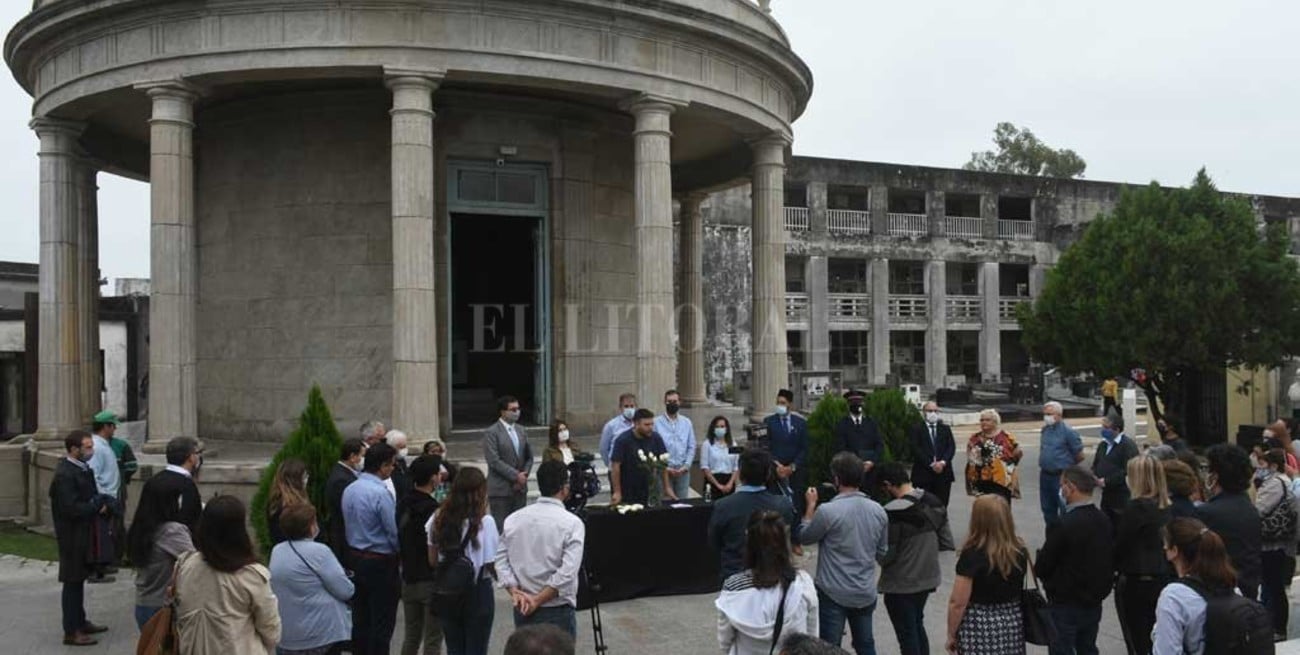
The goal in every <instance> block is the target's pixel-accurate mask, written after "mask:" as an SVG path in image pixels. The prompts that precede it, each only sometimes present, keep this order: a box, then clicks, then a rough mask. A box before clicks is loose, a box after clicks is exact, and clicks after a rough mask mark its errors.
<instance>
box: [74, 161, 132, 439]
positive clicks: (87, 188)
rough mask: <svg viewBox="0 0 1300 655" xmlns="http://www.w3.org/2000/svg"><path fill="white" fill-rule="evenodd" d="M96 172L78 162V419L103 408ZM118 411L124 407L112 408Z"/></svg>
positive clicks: (82, 419) (83, 418) (86, 419)
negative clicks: (79, 413)
mask: <svg viewBox="0 0 1300 655" xmlns="http://www.w3.org/2000/svg"><path fill="white" fill-rule="evenodd" d="M98 173H99V171H97V170H95V167H94V165H93V164H91V163H90V162H89V161H88V160H84V159H83V160H82V161H81V162H79V163H78V165H77V172H76V175H77V211H78V212H79V214H80V217H79V218H78V223H79V226H80V233H81V238H80V240H79V242H78V246H79V247H78V253H77V269H78V270H77V305H78V306H79V307H80V310H81V311H80V312H79V314H78V320H77V334H78V339H79V340H80V341H81V421H82V423H84V424H86V425H89V424H90V419H91V418H93V417H94V416H95V414H96V413H97V412H99V411H100V410H101V409H104V408H103V407H101V406H100V405H101V404H102V400H101V398H100V389H101V388H102V386H103V384H102V382H101V377H102V376H101V375H100V369H99V205H98V194H99V185H98V183H97V181H96V178H97V176H98ZM115 409H116V410H117V411H118V412H123V411H125V410H126V408H125V407H119V408H115Z"/></svg>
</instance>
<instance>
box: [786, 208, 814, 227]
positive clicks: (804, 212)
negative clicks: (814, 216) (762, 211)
mask: <svg viewBox="0 0 1300 655" xmlns="http://www.w3.org/2000/svg"><path fill="white" fill-rule="evenodd" d="M785 229H786V231H789V232H805V231H807V230H808V208H807V207H786V208H785Z"/></svg>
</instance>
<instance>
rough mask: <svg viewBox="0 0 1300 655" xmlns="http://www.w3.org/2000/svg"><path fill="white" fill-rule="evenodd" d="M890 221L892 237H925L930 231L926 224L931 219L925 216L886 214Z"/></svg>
mask: <svg viewBox="0 0 1300 655" xmlns="http://www.w3.org/2000/svg"><path fill="white" fill-rule="evenodd" d="M886 217H887V218H888V219H889V234H890V235H891V236H903V237H908V236H923V235H925V234H926V233H927V232H929V230H928V229H927V226H926V222H927V221H928V220H929V217H928V216H926V215H925V214H895V213H892V212H891V213H889V214H886Z"/></svg>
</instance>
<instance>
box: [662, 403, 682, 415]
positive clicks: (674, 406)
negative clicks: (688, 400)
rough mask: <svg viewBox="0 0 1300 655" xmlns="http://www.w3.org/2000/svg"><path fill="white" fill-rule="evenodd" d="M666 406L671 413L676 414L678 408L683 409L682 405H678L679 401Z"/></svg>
mask: <svg viewBox="0 0 1300 655" xmlns="http://www.w3.org/2000/svg"><path fill="white" fill-rule="evenodd" d="M664 407H666V408H667V409H668V413H669V414H676V413H677V410H678V409H681V405H678V404H677V403H668V404H667V405H665V406H664Z"/></svg>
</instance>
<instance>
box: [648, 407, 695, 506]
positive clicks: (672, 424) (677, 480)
mask: <svg viewBox="0 0 1300 655" xmlns="http://www.w3.org/2000/svg"><path fill="white" fill-rule="evenodd" d="M681 403H682V398H681V396H679V395H678V394H677V391H676V390H673V389H669V390H668V392H667V393H665V394H664V411H665V413H664V414H662V415H660V416H657V417H655V432H658V433H659V436H660V437H662V438H663V440H664V447H665V448H667V449H668V481H669V482H670V483H672V486H673V495H675V496H677V497H678V498H686V497H688V496H689V495H690V491H691V462H693V461H695V426H693V425H691V419H690V418H688V417H685V416H680V415H678V413H677V411H678V410H680V409H681V407H682V404H681Z"/></svg>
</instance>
